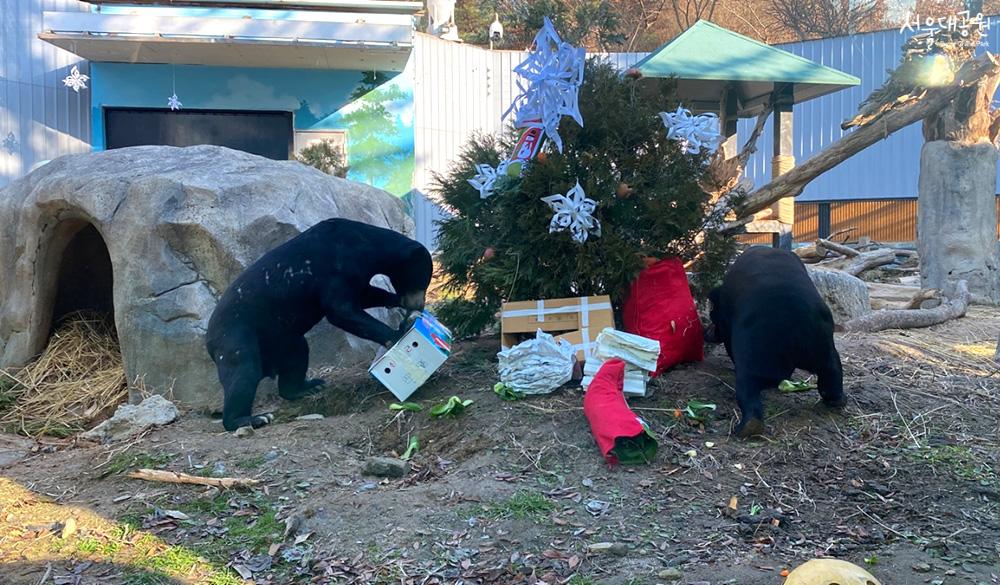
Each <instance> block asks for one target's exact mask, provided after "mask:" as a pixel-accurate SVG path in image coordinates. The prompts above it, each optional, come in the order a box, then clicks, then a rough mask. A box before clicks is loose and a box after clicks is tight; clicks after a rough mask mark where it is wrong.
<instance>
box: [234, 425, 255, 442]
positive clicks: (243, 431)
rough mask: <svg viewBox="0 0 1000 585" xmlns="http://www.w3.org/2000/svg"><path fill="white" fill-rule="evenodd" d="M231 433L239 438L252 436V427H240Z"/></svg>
mask: <svg viewBox="0 0 1000 585" xmlns="http://www.w3.org/2000/svg"><path fill="white" fill-rule="evenodd" d="M233 434H234V435H236V436H237V437H238V438H240V439H243V438H245V437H252V436H253V427H250V426H247V427H240V428H238V429H236V432H235V433H233Z"/></svg>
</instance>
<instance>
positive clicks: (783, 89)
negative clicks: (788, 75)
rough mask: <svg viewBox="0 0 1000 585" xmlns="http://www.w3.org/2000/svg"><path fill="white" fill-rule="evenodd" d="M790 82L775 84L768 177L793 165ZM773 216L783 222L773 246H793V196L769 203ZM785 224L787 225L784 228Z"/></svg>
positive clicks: (785, 170) (772, 176)
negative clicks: (772, 150)
mask: <svg viewBox="0 0 1000 585" xmlns="http://www.w3.org/2000/svg"><path fill="white" fill-rule="evenodd" d="M793 87H794V86H793V85H792V84H790V83H789V84H785V85H783V86H779V87H777V88H775V91H774V94H773V96H772V98H773V103H774V157H773V158H772V159H771V180H772V181H773V180H774V179H775V178H776V177H780V176H781V175H783V174H785V173H787V172H788V171H790V170H792V168H794V167H795V154H794V150H793V141H792V136H793V134H792V105H793V94H792V88H793ZM771 210H772V216H771V217H773V218H774V219H776V220H778V222H779V223H781V224H782V228H783V229H782V230H781V232H779V233H777V234H775V235H774V245H775V247H780V248H784V249H786V250H791V249H792V225H793V224H794V223H795V198H794V197H786V198H784V199H781V200H780V201H778V202H777V203H775V204H774V205H773V206H772V207H771ZM785 226H787V228H785Z"/></svg>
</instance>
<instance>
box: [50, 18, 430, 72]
mask: <svg viewBox="0 0 1000 585" xmlns="http://www.w3.org/2000/svg"><path fill="white" fill-rule="evenodd" d="M42 29H43V32H41V33H39V35H38V38H40V39H41V40H43V41H46V42H48V43H51V44H53V45H55V46H57V47H59V48H62V49H65V50H67V51H70V52H72V53H75V54H77V55H79V56H80V57H83V58H84V59H87V60H88V61H93V62H97V63H108V62H110V63H168V64H177V65H182V64H183V65H216V66H232V67H277V68H300V69H353V70H365V71H402V70H403V67H405V65H406V61H407V59H408V58H409V55H410V51H411V50H412V47H413V34H414V33H413V27H412V25H409V24H406V25H404V24H372V23H351V22H316V21H304V20H262V19H250V18H242V19H237V18H201V17H181V16H170V17H164V16H149V15H121V14H98V13H86V12H45V13H44V15H43V25H42Z"/></svg>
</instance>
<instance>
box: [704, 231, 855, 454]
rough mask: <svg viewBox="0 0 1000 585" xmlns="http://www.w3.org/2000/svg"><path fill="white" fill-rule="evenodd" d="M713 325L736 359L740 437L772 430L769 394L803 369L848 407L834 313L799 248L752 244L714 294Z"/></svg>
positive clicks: (834, 401)
mask: <svg viewBox="0 0 1000 585" xmlns="http://www.w3.org/2000/svg"><path fill="white" fill-rule="evenodd" d="M709 300H710V301H711V303H712V307H711V320H712V330H711V331H709V335H708V337H709V338H710V339H712V340H714V341H717V342H722V343H724V344H725V346H726V352H727V353H728V354H729V357H730V359H732V360H733V364H734V365H735V366H736V401H737V402H738V404H739V407H740V422H739V425H738V426H737V427H736V433H737V435H739V436H740V437H748V436H751V435H758V434H761V433H762V432H763V431H764V402H763V399H762V397H761V393H762V392H763V390H764V389H766V388H774V387H776V386H777V385H778V384H779V383H781V381H782V380H785V379H787V378H788V377H790V376H791V375H792V372H794V371H795V369H796V368H800V369H803V370H807V371H809V372H812V373H813V374H816V376H817V378H818V385H819V394H820V397H821V398H822V399H823V402H824V403H826V404H827V405H830V406H836V407H839V406H843V405H844V404H845V402H846V399H845V397H844V390H843V370H842V368H841V363H840V355H839V354H838V353H837V348H836V346H835V345H834V342H833V330H834V329H833V315H832V314H831V313H830V309H829V307H827V305H826V302H824V301H823V298H822V297H821V296H820V294H819V292H818V291H817V290H816V286H815V285H814V284H813V282H812V279H810V278H809V274H808V273H807V272H806V268H805V266H804V265H803V264H802V261H801V260H799V258H798V256H796V255H795V254H793V253H791V252H788V251H785V250H778V249H774V248H761V247H755V248H751V249H749V250H747V251H746V252H744V253H743V254H742V255H740V257H739V258H737V259H736V262H734V263H733V265H732V266H731V267H730V268H729V271H728V272H727V273H726V277H725V280H724V281H723V283H722V286H721V287H718V288H716V289H714V290H713V291H712V292H711V293H710V294H709Z"/></svg>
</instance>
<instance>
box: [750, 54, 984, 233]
mask: <svg viewBox="0 0 1000 585" xmlns="http://www.w3.org/2000/svg"><path fill="white" fill-rule="evenodd" d="M996 75H1000V61H998V60H997V58H996V57H994V56H993V55H991V54H990V53H984V54H983V55H982V56H981V57H978V58H976V59H974V60H972V61H968V62H967V63H965V65H963V66H962V68H961V69H959V71H958V73H957V74H956V76H955V80H954V81H953V82H952V84H951V85H947V86H944V87H940V88H931V89H928V90H927V93H926V94H925V95H924V96H923V97H922V98H921V99H918V100H914V101H912V102H908V103H905V104H903V105H901V106H899V107H897V108H892V109H889V110H887V111H886V112H884V113H883V114H880V115H879V116H878V117H876V118H875V119H874V120H872V121H871V122H869V123H867V124H866V125H864V126H862V127H860V128H857V129H856V130H854V131H852V132H851V133H850V134H847V135H846V136H844V137H843V138H841V139H840V140H838V141H836V142H834V143H833V144H831V145H830V146H828V147H826V148H825V149H824V150H823V151H822V152H820V153H818V154H816V155H815V156H813V157H812V158H810V159H809V160H807V161H805V162H804V163H802V164H800V165H799V166H797V167H795V168H794V169H792V170H790V171H789V172H787V173H785V174H784V175H781V176H779V177H777V178H776V179H774V180H773V181H771V182H770V183H768V184H767V185H764V186H763V187H761V188H760V189H757V190H756V191H754V192H753V193H752V194H751V195H750V196H749V197H747V198H746V200H744V201H743V203H742V205H741V206H740V207H739V209H738V210H737V214H738V215H739V216H740V217H746V216H748V215H752V214H754V213H756V212H758V211H760V210H762V209H765V208H767V207H768V206H770V205H771V204H772V203H774V202H776V201H778V200H779V199H783V198H785V197H794V196H797V195H798V194H799V193H801V192H802V189H803V188H805V186H806V185H807V184H809V182H810V181H812V180H813V179H815V178H816V177H818V176H820V175H821V174H823V173H825V172H826V171H828V170H830V169H832V168H833V167H835V166H837V165H838V164H840V163H842V162H844V161H845V160H847V159H848V158H850V157H852V156H854V155H855V154H857V153H858V152H860V151H862V150H864V149H865V148H867V147H869V146H871V145H872V144H875V143H876V142H878V141H879V140H882V139H884V138H885V137H887V136H888V135H890V134H892V133H893V132H895V131H897V130H899V129H900V128H905V127H906V126H909V125H910V124H912V123H914V122H919V121H920V120H923V119H924V118H926V117H928V116H930V115H932V114H934V113H936V112H938V111H939V110H941V108H943V107H945V106H946V105H948V104H949V103H950V102H951V101H952V100H953V99H955V97H956V96H958V95H959V93H960V92H961V91H962V90H963V89H965V88H968V87H969V86H970V85H972V84H975V83H978V82H979V80H980V79H982V78H983V77H987V76H996Z"/></svg>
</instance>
